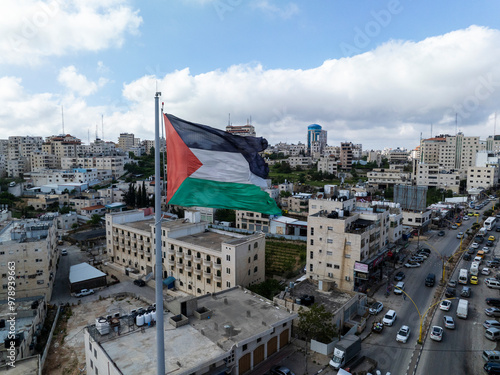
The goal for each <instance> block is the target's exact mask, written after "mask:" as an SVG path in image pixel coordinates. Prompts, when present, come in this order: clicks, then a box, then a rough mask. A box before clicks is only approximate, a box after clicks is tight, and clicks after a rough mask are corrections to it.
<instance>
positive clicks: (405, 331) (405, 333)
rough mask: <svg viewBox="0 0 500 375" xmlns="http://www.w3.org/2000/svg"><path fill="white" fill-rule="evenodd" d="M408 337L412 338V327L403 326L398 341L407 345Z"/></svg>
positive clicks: (397, 337) (397, 336)
mask: <svg viewBox="0 0 500 375" xmlns="http://www.w3.org/2000/svg"><path fill="white" fill-rule="evenodd" d="M408 337H410V327H408V326H402V327H401V328H400V329H399V331H398V334H397V335H396V341H397V342H402V343H406V342H407V341H408Z"/></svg>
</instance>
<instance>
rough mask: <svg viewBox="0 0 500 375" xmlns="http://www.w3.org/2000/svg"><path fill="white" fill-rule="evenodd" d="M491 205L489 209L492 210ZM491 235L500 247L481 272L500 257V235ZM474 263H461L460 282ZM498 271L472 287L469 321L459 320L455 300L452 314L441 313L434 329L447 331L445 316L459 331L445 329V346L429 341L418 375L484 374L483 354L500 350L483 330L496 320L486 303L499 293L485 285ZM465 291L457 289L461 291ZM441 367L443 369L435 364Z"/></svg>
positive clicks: (492, 251)
mask: <svg viewBox="0 0 500 375" xmlns="http://www.w3.org/2000/svg"><path fill="white" fill-rule="evenodd" d="M489 207H491V205H489V206H486V207H485V209H488V208H489ZM489 234H492V235H494V236H495V237H497V240H496V244H495V246H494V247H493V248H492V250H491V251H490V254H488V255H487V256H486V257H485V261H483V264H482V265H481V267H480V268H483V267H484V266H485V263H486V260H488V259H491V258H492V257H494V256H500V246H498V237H499V235H500V233H499V232H495V231H491V232H489ZM470 263H471V262H470V261H464V260H461V261H460V263H459V264H458V266H457V267H456V269H455V272H454V274H453V277H452V278H453V279H457V278H458V273H459V270H460V269H461V268H466V269H469V268H470ZM496 273H497V271H494V272H492V274H491V275H490V276H485V275H479V283H478V284H477V285H472V284H468V286H469V287H471V289H472V295H471V297H470V298H468V300H469V314H468V317H467V319H466V320H463V319H459V318H457V317H456V308H457V305H458V301H457V300H454V301H453V302H452V303H453V305H452V307H451V309H450V311H449V312H444V311H441V310H437V311H436V313H435V315H434V319H433V321H432V325H438V326H441V327H444V324H443V316H444V315H450V316H452V317H453V318H454V320H455V326H456V328H455V330H450V329H445V332H444V335H443V341H442V342H436V341H433V340H431V339H430V338H429V337H428V338H427V340H426V342H425V344H424V350H423V351H422V355H421V358H420V364H419V366H418V369H417V374H418V375H424V374H425V375H440V374H442V373H443V369H446V373H449V374H480V373H483V369H482V367H483V365H484V361H483V359H482V358H481V355H482V351H483V350H491V349H494V348H495V347H496V343H494V342H492V341H490V340H488V339H486V337H485V336H484V331H485V328H484V327H483V326H482V324H483V322H484V321H485V320H486V319H495V318H492V317H488V316H486V314H485V313H484V309H485V308H486V307H488V306H487V305H486V303H485V301H484V300H485V298H487V297H499V291H498V290H497V289H489V288H487V287H486V285H485V284H484V279H485V278H486V277H491V276H493V275H494V274H496ZM460 289H461V287H458V288H457V291H459V290H460ZM436 363H439V366H436V365H435V364H436Z"/></svg>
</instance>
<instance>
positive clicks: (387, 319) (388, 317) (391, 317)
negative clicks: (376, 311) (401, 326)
mask: <svg viewBox="0 0 500 375" xmlns="http://www.w3.org/2000/svg"><path fill="white" fill-rule="evenodd" d="M396 318H397V314H396V311H394V310H389V311H387V313H386V314H385V316H384V319H382V323H384V325H386V326H392V325H393V324H394V322H395V321H396Z"/></svg>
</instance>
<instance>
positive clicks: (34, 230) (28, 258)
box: [0, 213, 59, 301]
mask: <svg viewBox="0 0 500 375" xmlns="http://www.w3.org/2000/svg"><path fill="white" fill-rule="evenodd" d="M57 218H58V214H57V213H46V214H45V215H43V216H41V217H40V218H39V219H28V220H21V221H15V222H14V223H13V224H12V225H11V226H10V227H9V228H8V229H7V232H4V233H3V234H2V238H8V237H7V236H9V234H10V238H9V239H7V240H2V243H1V244H0V263H1V264H2V265H5V266H4V270H3V272H2V278H1V283H2V289H1V290H0V299H7V292H8V273H7V267H6V265H8V264H11V262H13V263H14V268H15V275H16V299H18V298H22V297H33V296H40V295H43V296H45V298H46V300H47V301H50V297H51V295H52V288H53V284H54V275H55V272H56V264H57V260H58V258H59V254H58V252H57V240H58V229H57ZM9 232H10V233H9Z"/></svg>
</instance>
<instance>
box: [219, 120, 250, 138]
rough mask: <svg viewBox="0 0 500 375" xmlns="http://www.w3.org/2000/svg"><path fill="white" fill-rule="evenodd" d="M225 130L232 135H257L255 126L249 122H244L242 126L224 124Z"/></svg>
mask: <svg viewBox="0 0 500 375" xmlns="http://www.w3.org/2000/svg"><path fill="white" fill-rule="evenodd" d="M226 132H228V133H230V134H234V135H241V136H243V137H245V136H251V137H255V136H257V133H256V132H255V127H254V126H253V125H251V124H248V123H247V124H246V125H242V126H233V125H228V126H226Z"/></svg>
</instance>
